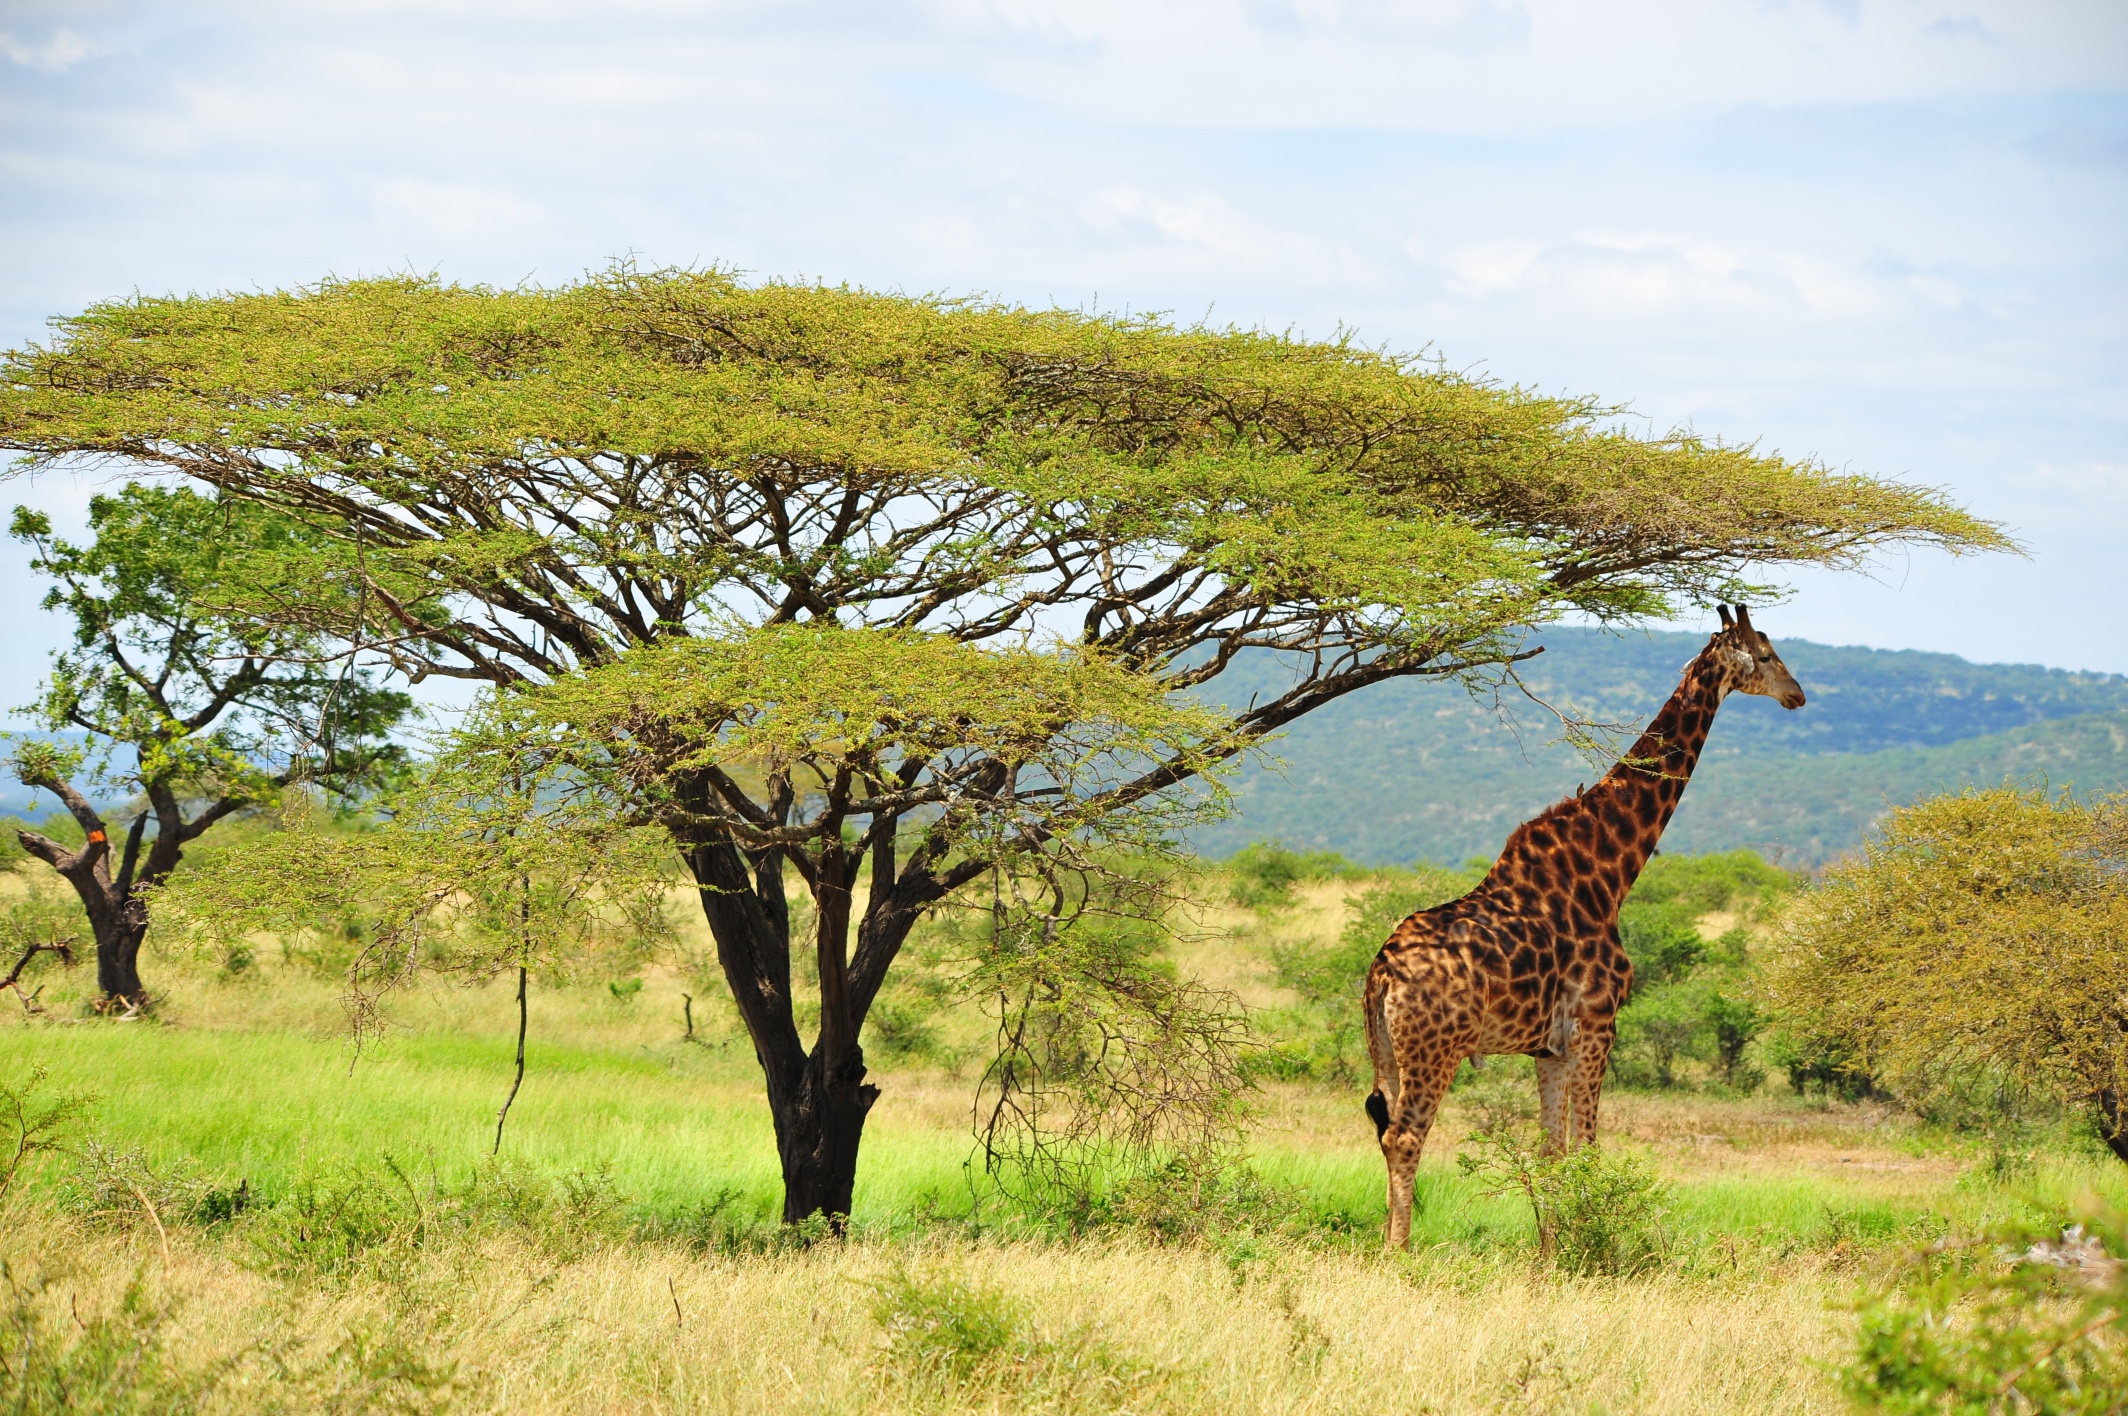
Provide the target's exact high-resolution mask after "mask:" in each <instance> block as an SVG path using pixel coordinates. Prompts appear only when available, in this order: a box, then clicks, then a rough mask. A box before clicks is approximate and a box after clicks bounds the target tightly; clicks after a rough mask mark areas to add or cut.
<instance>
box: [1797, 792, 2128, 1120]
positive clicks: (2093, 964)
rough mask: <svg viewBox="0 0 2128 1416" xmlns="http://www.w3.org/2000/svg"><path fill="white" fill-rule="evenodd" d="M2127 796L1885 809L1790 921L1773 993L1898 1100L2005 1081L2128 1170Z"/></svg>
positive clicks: (1937, 801) (1988, 795) (2012, 797)
mask: <svg viewBox="0 0 2128 1416" xmlns="http://www.w3.org/2000/svg"><path fill="white" fill-rule="evenodd" d="M2124 938H2128V794H2121V795H2117V796H2113V797H2108V798H2103V799H2100V800H2097V801H2092V802H2080V801H2078V800H2076V799H2075V798H2074V797H2071V796H2069V795H2067V794H2061V795H2053V796H2050V795H2049V794H2047V793H2046V792H2044V791H2037V790H2033V791H2023V790H2017V789H2014V788H2009V787H2004V788H1997V789H1994V790H1988V791H1978V790H1972V789H1968V790H1966V791H1963V792H1960V793H1958V794H1956V795H1949V796H1940V797H1934V798H1931V799H1929V800H1926V801H1922V802H1918V803H1916V804H1915V805H1913V806H1909V807H1903V808H1901V809H1899V810H1897V811H1894V812H1893V813H1891V815H1890V816H1889V817H1888V818H1887V819H1886V820H1885V822H1884V825H1883V827H1882V836H1881V837H1880V838H1879V839H1878V840H1876V841H1874V842H1872V843H1871V844H1870V845H1868V846H1867V847H1866V848H1865V850H1864V853H1863V855H1862V857H1861V858H1860V859H1858V860H1852V861H1848V862H1845V863H1843V864H1840V865H1835V866H1833V867H1832V868H1830V869H1829V870H1828V871H1827V872H1826V874H1825V877H1824V879H1823V880H1822V881H1821V882H1820V883H1819V884H1818V885H1817V886H1816V887H1814V888H1813V889H1812V890H1811V891H1810V892H1808V893H1807V894H1806V895H1805V896H1804V897H1803V898H1802V899H1801V900H1800V901H1799V902H1798V904H1797V907H1796V908H1794V909H1792V910H1791V911H1789V913H1788V915H1787V917H1786V918H1785V920H1784V923H1783V928H1782V931H1781V938H1780V944H1779V947H1778V948H1777V950H1776V951H1775V953H1774V955H1773V957H1772V958H1771V960H1770V968H1769V970H1768V976H1767V983H1768V987H1769V992H1770V994H1771V996H1772V997H1773V999H1774V1000H1775V1002H1776V1003H1777V1004H1778V1006H1779V1007H1780V1009H1781V1011H1782V1013H1783V1015H1784V1018H1785V1020H1786V1021H1787V1022H1788V1023H1789V1025H1790V1026H1791V1027H1792V1028H1793V1029H1794V1030H1795V1031H1796V1032H1797V1033H1798V1034H1801V1035H1803V1036H1806V1037H1810V1038H1814V1039H1820V1040H1822V1041H1821V1042H1820V1044H1819V1045H1820V1046H1821V1047H1822V1048H1823V1049H1824V1050H1825V1051H1826V1052H1827V1053H1830V1054H1831V1055H1832V1056H1834V1057H1841V1058H1845V1059H1855V1058H1866V1059H1868V1063H1869V1070H1870V1071H1871V1072H1873V1073H1875V1074H1876V1075H1877V1076H1879V1077H1883V1078H1886V1079H1888V1081H1889V1082H1890V1084H1891V1086H1892V1088H1893V1090H1894V1091H1895V1092H1897V1093H1899V1094H1900V1095H1902V1096H1907V1097H1914V1096H1918V1095H1924V1094H1926V1093H1927V1092H1928V1091H1929V1090H1930V1089H1931V1087H1932V1086H1933V1084H1934V1080H1935V1079H1937V1078H1940V1077H1942V1076H1944V1075H1946V1074H1949V1073H1956V1072H1972V1073H1976V1074H1978V1073H1987V1072H1993V1073H1999V1074H2001V1075H2002V1076H2004V1077H2006V1078H2010V1079H2013V1080H2015V1081H2017V1082H2019V1083H2021V1084H2024V1085H2028V1086H2031V1087H2034V1088H2037V1089H2043V1090H2047V1091H2051V1092H2052V1093H2053V1094H2054V1095H2056V1096H2058V1097H2059V1098H2060V1099H2061V1100H2062V1101H2063V1102H2064V1103H2065V1104H2068V1105H2074V1106H2078V1107H2083V1108H2089V1110H2090V1111H2091V1112H2092V1113H2094V1114H2095V1115H2096V1116H2097V1117H2098V1119H2099V1122H2100V1125H2101V1133H2102V1134H2103V1135H2104V1136H2105V1137H2106V1138H2107V1143H2108V1144H2109V1145H2110V1146H2112V1148H2113V1149H2114V1151H2115V1152H2116V1153H2117V1154H2118V1155H2119V1156H2120V1157H2121V1158H2122V1159H2123V1160H2128V1049H2124V1048H2123V1047H2122V1046H2121V1038H2122V1030H2123V1027H2124V1026H2128V1014H2124V1012H2123V1008H2122V1002H2121V1000H2122V999H2123V998H2124V997H2128V950H2123V949H2122V947H2121V941H2122V940H2123V939H2124Z"/></svg>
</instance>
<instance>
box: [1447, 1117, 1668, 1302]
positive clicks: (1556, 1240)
mask: <svg viewBox="0 0 2128 1416" xmlns="http://www.w3.org/2000/svg"><path fill="white" fill-rule="evenodd" d="M1470 1144H1471V1145H1472V1146H1473V1147H1475V1153H1474V1154H1473V1153H1470V1152H1466V1153H1464V1154H1460V1155H1458V1156H1457V1157H1456V1164H1457V1166H1458V1167H1460V1168H1461V1169H1462V1171H1463V1173H1464V1174H1466V1175H1471V1176H1475V1177H1477V1178H1479V1179H1480V1180H1482V1181H1484V1182H1485V1183H1486V1185H1487V1189H1486V1190H1485V1193H1486V1194H1488V1195H1502V1194H1519V1195H1521V1196H1522V1197H1523V1199H1524V1200H1526V1201H1527V1202H1528V1203H1529V1207H1530V1215H1531V1218H1532V1219H1533V1220H1534V1221H1535V1223H1536V1226H1537V1261H1538V1262H1539V1263H1540V1264H1548V1265H1556V1266H1557V1267H1558V1268H1560V1269H1563V1270H1564V1271H1566V1272H1568V1273H1575V1274H1627V1273H1638V1272H1640V1271H1642V1270H1644V1269H1647V1268H1649V1267H1651V1266H1652V1265H1654V1264H1656V1263H1658V1262H1660V1261H1661V1259H1662V1255H1663V1249H1664V1240H1663V1232H1662V1219H1663V1215H1664V1213H1665V1208H1664V1207H1665V1204H1666V1202H1667V1200H1668V1198H1669V1191H1668V1188H1667V1187H1666V1186H1665V1185H1664V1184H1663V1183H1662V1181H1661V1180H1659V1179H1657V1178H1656V1176H1655V1173H1654V1172H1653V1171H1652V1170H1650V1169H1649V1168H1648V1167H1647V1165H1646V1163H1645V1162H1643V1161H1641V1160H1639V1159H1637V1158H1635V1157H1633V1156H1629V1155H1610V1154H1608V1153H1606V1152H1605V1151H1603V1150H1602V1149H1600V1148H1599V1147H1597V1146H1594V1145H1586V1146H1577V1147H1575V1148H1574V1149H1572V1150H1570V1151H1567V1152H1566V1153H1565V1154H1563V1155H1545V1154H1543V1153H1542V1152H1541V1151H1540V1150H1539V1148H1538V1143H1537V1138H1536V1134H1535V1132H1534V1131H1533V1130H1532V1129H1531V1128H1529V1127H1527V1126H1524V1125H1512V1124H1510V1125H1496V1126H1493V1127H1491V1128H1489V1129H1480V1130H1477V1131H1474V1132H1472V1133H1471V1136H1470Z"/></svg>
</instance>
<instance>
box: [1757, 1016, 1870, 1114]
mask: <svg viewBox="0 0 2128 1416" xmlns="http://www.w3.org/2000/svg"><path fill="white" fill-rule="evenodd" d="M1766 1061H1767V1062H1768V1063H1769V1064H1770V1065H1772V1066H1775V1067H1778V1068H1780V1069H1781V1070H1782V1071H1784V1072H1786V1073H1787V1074H1788V1085H1789V1087H1790V1089H1791V1090H1793V1091H1794V1092H1795V1094H1796V1095H1797V1096H1808V1095H1811V1094H1812V1093H1816V1094H1817V1095H1819V1096H1837V1097H1839V1098H1841V1099H1842V1100H1844V1101H1860V1100H1861V1099H1862V1098H1864V1097H1866V1096H1870V1095H1873V1094H1875V1092H1876V1091H1877V1081H1876V1078H1875V1077H1873V1076H1872V1075H1871V1074H1870V1070H1869V1060H1868V1058H1866V1057H1864V1056H1863V1055H1862V1054H1860V1053H1858V1052H1857V1051H1856V1050H1855V1048H1854V1047H1853V1045H1852V1044H1850V1043H1849V1042H1847V1041H1846V1040H1845V1039H1842V1038H1837V1037H1831V1036H1828V1035H1826V1034H1825V1033H1822V1032H1818V1031H1815V1030H1812V1029H1811V1028H1809V1027H1807V1026H1799V1025H1797V1024H1795V1023H1793V1022H1782V1023H1780V1024H1778V1025H1777V1026H1775V1027H1774V1028H1773V1029H1772V1030H1771V1031H1770V1033H1769V1034H1768V1036H1767V1039H1766Z"/></svg>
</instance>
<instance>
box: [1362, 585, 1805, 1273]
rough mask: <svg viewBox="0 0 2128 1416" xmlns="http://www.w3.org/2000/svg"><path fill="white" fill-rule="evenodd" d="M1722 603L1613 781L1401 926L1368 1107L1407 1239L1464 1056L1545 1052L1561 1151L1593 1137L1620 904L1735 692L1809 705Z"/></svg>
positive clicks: (1381, 1011)
mask: <svg viewBox="0 0 2128 1416" xmlns="http://www.w3.org/2000/svg"><path fill="white" fill-rule="evenodd" d="M1721 617H1722V628H1721V629H1720V630H1719V631H1718V632H1717V633H1716V634H1715V635H1714V637H1713V638H1712V639H1710V640H1708V641H1707V647H1706V648H1705V649H1702V650H1701V651H1700V653H1699V657H1697V658H1696V659H1694V660H1693V661H1692V662H1691V663H1690V664H1688V665H1687V666H1686V667H1685V675H1684V679H1683V681H1682V682H1680V683H1679V684H1678V686H1677V691H1676V692H1675V693H1673V694H1671V695H1670V701H1669V702H1667V703H1665V704H1664V705H1663V707H1662V711H1661V712H1659V713H1657V714H1656V715H1655V720H1654V721H1653V722H1652V723H1650V724H1649V725H1648V730H1647V731H1646V732H1645V733H1642V734H1641V736H1640V738H1639V740H1638V741H1637V742H1635V743H1634V744H1633V746H1632V747H1631V748H1630V749H1629V750H1628V751H1627V753H1626V755H1625V756H1624V757H1623V758H1621V759H1619V762H1618V765H1617V766H1615V767H1613V768H1612V769H1611V770H1610V771H1609V772H1608V773H1607V774H1605V776H1604V778H1603V780H1602V781H1600V782H1598V783H1597V784H1596V785H1595V786H1593V787H1590V788H1589V789H1587V790H1586V791H1582V792H1577V793H1576V794H1575V795H1574V796H1572V797H1570V798H1568V799H1567V800H1565V801H1562V802H1560V803H1559V804H1558V805H1557V806H1553V807H1550V808H1548V809H1546V810H1545V811H1544V812H1543V813H1541V814H1540V815H1538V816H1537V817H1535V818H1533V819H1532V820H1529V821H1526V822H1524V823H1523V824H1522V825H1520V826H1517V827H1516V828H1515V830H1514V832H1513V833H1512V834H1511V835H1509V837H1508V838H1507V844H1506V846H1505V847H1503V848H1502V849H1501V852H1500V858H1499V859H1498V860H1497V861H1496V862H1494V864H1493V868H1492V870H1491V871H1490V872H1489V873H1488V874H1487V875H1486V877H1485V879H1484V880H1483V881H1482V882H1481V883H1480V884H1479V885H1478V886H1477V888H1476V889H1474V890H1472V891H1471V892H1470V893H1469V894H1467V895H1465V896H1463V897H1462V898H1461V899H1458V900H1451V901H1449V902H1448V903H1447V904H1445V905H1437V906H1435V907H1434V908H1433V909H1430V910H1421V911H1419V912H1418V913H1417V914H1414V915H1412V916H1411V917H1410V918H1408V919H1406V920H1405V921H1404V922H1403V923H1402V924H1399V925H1398V926H1397V927H1396V930H1395V931H1394V932H1393V933H1392V934H1391V935H1390V936H1389V941H1388V943H1386V944H1384V945H1383V946H1382V951H1381V953H1379V954H1377V955H1376V956H1375V960H1374V964H1373V966H1372V967H1370V968H1369V969H1368V971H1367V989H1366V993H1365V995H1364V997H1363V1001H1362V1007H1363V1008H1364V1009H1365V1012H1366V1022H1367V1048H1368V1052H1369V1053H1370V1054H1371V1056H1372V1058H1373V1062H1374V1092H1373V1094H1371V1095H1370V1096H1369V1097H1368V1098H1367V1114H1368V1115H1369V1116H1371V1117H1373V1118H1374V1124H1375V1130H1376V1132H1377V1133H1378V1134H1379V1136H1380V1138H1381V1143H1382V1158H1383V1159H1384V1161H1386V1162H1387V1163H1388V1167H1389V1243H1390V1246H1391V1247H1392V1248H1394V1247H1397V1246H1400V1245H1409V1243H1410V1242H1411V1188H1412V1179H1413V1176H1414V1174H1415V1173H1416V1172H1417V1170H1418V1166H1419V1154H1420V1152H1421V1151H1422V1150H1423V1149H1424V1148H1425V1145H1426V1135H1427V1132H1428V1131H1430V1130H1431V1129H1432V1128H1433V1122H1434V1116H1435V1114H1436V1113H1437V1112H1438V1111H1439V1110H1440V1106H1441V1099H1442V1098H1443V1097H1444V1096H1446V1095H1447V1093H1448V1084H1449V1082H1450V1081H1452V1080H1453V1079H1454V1077H1455V1074H1456V1069H1457V1068H1458V1067H1460V1066H1461V1065H1462V1064H1463V1061H1464V1059H1465V1058H1470V1057H1484V1056H1487V1055H1490V1054H1494V1053H1517V1052H1519V1053H1524V1054H1527V1055H1528V1056H1531V1057H1534V1058H1536V1059H1537V1092H1538V1098H1539V1102H1540V1105H1541V1108H1542V1115H1543V1119H1544V1133H1545V1144H1546V1146H1547V1148H1549V1149H1551V1150H1554V1151H1558V1150H1564V1149H1565V1148H1566V1147H1568V1146H1569V1145H1577V1144H1582V1143H1585V1142H1587V1141H1590V1140H1593V1139H1594V1138H1595V1135H1596V1107H1597V1102H1598V1100H1599V1098H1600V1097H1601V1095H1602V1092H1603V1074H1604V1067H1605V1066H1606V1064H1607V1063H1608V1062H1609V1061H1610V1056H1611V1042H1612V1039H1613V1038H1614V1037H1615V1036H1616V1035H1617V1018H1618V1009H1619V1007H1620V1006H1621V1005H1622V1004H1624V1002H1625V1001H1626V995H1627V993H1628V991H1629V990H1630V989H1631V988H1632V986H1633V966H1632V964H1631V963H1630V962H1628V961H1627V959H1626V953H1625V949H1624V948H1623V947H1622V946H1621V945H1620V944H1619V942H1618V908H1619V906H1620V905H1621V904H1623V903H1624V902H1625V897H1626V892H1627V891H1628V890H1630V889H1632V888H1633V881H1634V880H1635V879H1636V878H1638V877H1639V875H1640V871H1641V867H1642V866H1644V865H1646V864H1647V863H1648V857H1649V856H1651V855H1653V854H1654V853H1655V846H1656V842H1657V841H1659V840H1661V839H1662V833H1663V828H1664V827H1665V826H1667V825H1669V823H1670V817H1671V816H1672V815H1673V814H1674V813H1675V812H1676V810H1677V804H1678V800H1679V798H1681V797H1682V796H1683V795H1684V790H1685V784H1686V783H1687V782H1688V781H1690V780H1691V777H1692V769H1693V767H1694V766H1695V765H1696V764H1697V763H1698V761H1699V753H1700V748H1701V747H1702V746H1703V745H1704V744H1705V743H1706V741H1707V730H1708V729H1709V728H1710V727H1712V726H1713V724H1714V714H1715V711H1716V710H1717V709H1719V708H1720V707H1721V705H1722V700H1723V699H1724V698H1726V697H1728V696H1729V695H1730V694H1731V693H1755V694H1761V695H1764V696H1765V697H1768V698H1773V699H1777V700H1779V702H1780V704H1781V706H1782V707H1784V708H1800V707H1802V706H1803V690H1802V689H1801V688H1800V687H1799V686H1798V685H1797V683H1796V681H1795V677H1794V676H1793V675H1792V674H1790V673H1789V672H1788V667H1787V665H1785V664H1783V663H1782V662H1781V659H1780V656H1779V655H1778V654H1776V653H1774V651H1773V644H1772V643H1771V641H1769V640H1768V639H1767V638H1766V636H1765V635H1763V634H1761V633H1759V632H1758V631H1757V630H1756V629H1754V628H1752V625H1751V617H1750V616H1749V615H1748V614H1747V613H1746V612H1745V610H1744V607H1743V606H1742V605H1738V606H1737V607H1736V614H1735V617H1734V618H1732V617H1731V616H1730V613H1729V608H1728V607H1727V606H1723V607H1722V610H1721Z"/></svg>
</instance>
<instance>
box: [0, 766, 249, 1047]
mask: <svg viewBox="0 0 2128 1416" xmlns="http://www.w3.org/2000/svg"><path fill="white" fill-rule="evenodd" d="M25 782H26V784H27V785H29V786H32V787H38V788H41V789H43V790H45V791H48V792H50V793H52V795H54V796H56V797H58V798H59V800H60V801H61V802H63V803H64V804H65V806H66V809H67V811H68V812H69V813H70V814H71V815H72V816H73V818H74V820H75V821H77V822H78V823H80V825H81V829H82V832H83V834H84V835H85V836H87V838H88V839H87V840H86V841H85V842H84V843H83V845H82V847H81V849H80V850H68V849H67V848H66V847H65V846H63V845H61V844H59V843H58V842H57V841H54V840H52V839H51V838H50V837H48V836H42V835H39V834H38V833H37V832H35V831H18V832H16V833H15V838H16V839H17V840H19V841H20V842H21V843H22V848H23V849H24V850H26V851H28V852H29V853H30V854H31V855H33V856H35V857H37V859H39V860H41V861H43V862H44V863H45V864H46V865H49V866H50V867H52V869H54V870H56V871H58V872H59V875H60V877H61V878H62V879H64V880H65V881H66V882H67V884H69V885H71V886H73V887H74V894H75V896H76V897H77V898H78V899H79V900H80V901H81V908H82V912H83V913H84V914H86V915H87V916H88V920H89V929H90V932H91V933H92V935H93V936H94V938H95V940H96V986H97V988H98V989H99V990H100V991H101V992H102V994H103V998H104V1003H105V1006H106V1007H109V1006H113V1005H115V1006H117V1007H120V1008H124V1009H128V1010H134V1011H138V1010H140V1009H144V1008H146V1007H147V1006H148V1003H149V998H148V990H147V987H146V985H144V984H143V983H142V982H141V977H140V946H141V945H142V944H143V943H144V942H145V941H146V940H147V937H148V903H147V901H146V900H144V899H142V898H141V895H140V887H141V886H143V885H159V884H161V883H162V882H163V881H164V880H167V879H168V878H169V876H170V872H171V871H173V870H175V869H176V868H177V864H178V862H179V861H180V860H181V859H183V857H184V847H185V844H186V843H187V842H189V841H192V840H194V839H196V838H197V837H198V836H199V835H200V834H201V833H202V832H204V831H206V830H207V828H208V827H210V826H212V825H214V823H215V822H217V821H219V820H221V819H222V818H223V817H225V816H227V815H229V814H230V813H231V812H233V811H236V810H238V809H239V808H241V807H242V806H243V804H244V803H243V800H242V799H241V798H235V797H226V798H223V799H222V800H220V801H217V802H214V803H212V804H211V805H209V806H208V807H207V808H206V809H205V810H203V811H201V812H200V813H199V815H198V816H196V817H194V818H193V819H192V820H190V821H187V820H185V816H184V808H183V805H182V804H181V803H180V802H179V801H178V799H177V794H176V792H174V791H172V790H171V789H170V788H169V787H168V786H164V785H156V786H151V787H150V788H149V789H148V807H147V809H146V810H144V811H142V812H141V813H140V814H139V815H138V816H136V817H134V818H133V825H132V827H131V828H130V829H129V830H128V831H127V832H126V844H125V851H124V854H123V855H122V856H121V857H120V859H119V862H118V870H117V873H116V874H113V873H112V870H111V839H110V834H109V832H108V831H107V830H106V829H105V827H104V820H103V816H102V815H101V814H100V813H99V812H98V811H97V810H96V808H95V807H94V806H92V805H90V804H89V799H88V798H87V797H85V796H83V795H82V794H81V792H80V791H78V790H77V789H76V788H75V787H74V785H73V784H72V783H70V782H67V781H64V780H62V779H61V778H58V777H35V778H34V779H29V778H25ZM151 816H152V817H154V818H155V823H156V832H155V836H154V838H153V839H152V840H147V839H146V838H147V827H148V821H149V818H150V817H151ZM144 841H146V852H145V855H143V851H142V845H143V842H144Z"/></svg>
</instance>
